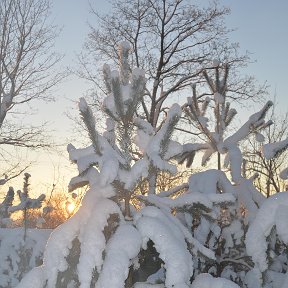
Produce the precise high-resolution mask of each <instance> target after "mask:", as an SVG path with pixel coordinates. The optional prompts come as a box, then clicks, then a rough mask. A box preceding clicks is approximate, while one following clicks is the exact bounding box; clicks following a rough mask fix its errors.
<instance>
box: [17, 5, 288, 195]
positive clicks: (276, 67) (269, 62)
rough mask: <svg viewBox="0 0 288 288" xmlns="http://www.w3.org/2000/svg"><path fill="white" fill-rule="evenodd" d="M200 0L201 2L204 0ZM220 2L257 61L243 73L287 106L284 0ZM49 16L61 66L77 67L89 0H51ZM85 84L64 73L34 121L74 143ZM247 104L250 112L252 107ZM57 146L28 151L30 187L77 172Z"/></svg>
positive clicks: (103, 8) (235, 36)
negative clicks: (264, 85) (69, 113)
mask: <svg viewBox="0 0 288 288" xmlns="http://www.w3.org/2000/svg"><path fill="white" fill-rule="evenodd" d="M90 1H91V2H92V3H93V5H94V7H96V9H97V10H98V11H100V12H107V11H109V7H110V5H109V3H108V1H103V0H90ZM202 1H203V3H204V0H202ZM192 2H193V1H192V0H191V3H192ZM206 2H208V1H206ZM219 3H220V4H222V5H225V6H227V7H230V8H231V14H230V15H229V16H227V18H226V25H227V27H228V28H231V29H235V31H234V32H232V33H231V35H230V39H231V40H232V41H233V42H239V43H240V47H241V50H242V51H246V50H248V51H249V52H251V53H252V55H251V58H252V59H254V60H255V61H256V62H254V63H252V64H250V65H249V67H248V68H247V70H246V71H247V73H248V74H251V75H254V76H255V77H256V78H257V79H258V80H259V81H260V82H264V81H267V82H268V84H269V85H270V89H269V91H270V95H271V98H273V97H274V94H276V95H277V101H276V102H277V103H278V105H277V110H278V111H280V112H281V113H285V112H288V111H287V110H288V101H287V97H288V95H287V92H286V90H287V89H286V81H287V80H288V79H287V67H288V57H287V46H288V37H287V27H288V17H287V13H288V12H287V11H288V1H286V0H277V1H271V0H270V1H269V0H253V1H251V0H241V1H239V0H219ZM51 19H52V21H54V23H55V24H56V25H58V26H59V27H60V28H61V33H60V36H59V38H58V40H57V42H56V46H55V49H56V50H58V51H59V52H60V53H63V54H65V56H64V59H63V62H62V67H66V66H72V67H75V65H77V60H76V54H77V53H79V52H80V51H81V49H82V47H83V44H84V41H85V38H86V36H87V33H88V31H89V29H88V25H87V22H88V21H89V22H90V23H92V24H93V25H97V23H95V21H94V20H95V19H94V18H93V17H92V15H91V14H90V13H89V3H88V1H87V0H53V10H52V15H51ZM86 89H87V83H85V82H84V81H82V80H79V79H77V78H76V77H71V78H69V79H67V80H66V81H65V82H64V83H63V84H61V85H60V86H59V87H57V89H56V90H55V92H54V93H55V94H54V96H55V102H52V103H49V104H47V103H41V104H38V103H37V105H38V106H37V108H38V113H37V114H36V115H35V116H34V117H35V120H33V121H38V120H39V119H41V120H45V121H49V122H50V126H49V127H50V128H51V129H52V130H54V132H53V135H54V136H55V137H56V138H57V141H59V142H61V143H63V144H65V145H66V144H68V143H69V142H68V141H71V140H72V143H73V138H75V137H78V135H77V134H75V135H73V133H72V131H73V125H74V123H73V122H72V121H71V120H70V119H69V118H68V117H67V115H66V113H67V111H71V109H72V111H75V110H76V107H77V100H78V99H79V98H80V97H81V96H83V95H84V94H85V92H86ZM250 108H251V112H253V111H254V110H253V109H254V107H250ZM75 115H77V113H76V114H75ZM37 119H38V120H37ZM74 140H76V138H75V139H74ZM65 145H64V146H63V147H65ZM60 150H61V151H60V154H57V155H51V153H50V152H43V151H42V152H38V153H32V154H31V156H30V157H31V159H32V160H34V161H35V163H37V165H36V164H35V165H33V166H32V167H31V169H30V170H31V171H29V172H30V173H31V175H32V176H33V178H31V180H32V179H33V180H32V181H34V183H33V182H32V185H31V186H32V188H33V189H36V190H37V189H38V190H41V191H39V193H40V192H41V193H45V192H47V191H49V189H51V187H52V184H53V183H56V184H57V185H58V186H61V189H63V190H67V189H66V186H67V184H68V182H69V180H70V178H71V176H75V175H71V173H73V172H72V171H73V165H72V164H70V163H69V161H68V153H67V152H66V151H65V148H61V149H60ZM75 173H76V172H75ZM17 189H18V188H17ZM45 190H46V191H45Z"/></svg>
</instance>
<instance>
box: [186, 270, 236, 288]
mask: <svg viewBox="0 0 288 288" xmlns="http://www.w3.org/2000/svg"><path fill="white" fill-rule="evenodd" d="M191 288H240V287H239V286H238V285H237V284H235V283H233V282H232V281H230V280H227V279H224V278H214V277H212V276H211V275H210V274H207V273H203V274H200V275H198V276H197V277H196V279H195V280H194V281H193V283H192V286H191Z"/></svg>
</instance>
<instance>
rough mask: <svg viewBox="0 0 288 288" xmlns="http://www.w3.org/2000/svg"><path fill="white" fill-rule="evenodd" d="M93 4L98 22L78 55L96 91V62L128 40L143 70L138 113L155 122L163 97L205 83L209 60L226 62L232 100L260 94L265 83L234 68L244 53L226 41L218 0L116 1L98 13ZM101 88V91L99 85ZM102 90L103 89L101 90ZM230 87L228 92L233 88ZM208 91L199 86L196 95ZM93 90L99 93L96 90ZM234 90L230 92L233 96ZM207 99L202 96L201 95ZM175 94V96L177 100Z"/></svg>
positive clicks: (112, 54)
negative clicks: (197, 1)
mask: <svg viewBox="0 0 288 288" xmlns="http://www.w3.org/2000/svg"><path fill="white" fill-rule="evenodd" d="M96 9H97V7H96V6H95V9H93V7H92V13H94V15H95V16H96V19H97V27H93V26H92V25H91V26H90V34H89V38H88V40H87V42H86V52H87V53H85V54H83V55H82V56H81V57H79V59H80V62H81V64H82V65H81V66H82V70H81V72H80V73H79V74H80V75H81V76H82V77H84V78H86V79H88V80H90V81H91V82H92V83H93V84H94V85H95V86H94V87H97V88H98V90H97V91H98V94H99V91H100V90H101V89H102V87H100V86H99V84H97V83H99V81H98V75H99V73H98V71H95V70H94V69H95V68H94V67H97V65H95V62H96V63H97V64H98V67H99V62H101V61H103V62H104V61H115V59H117V54H118V52H117V48H115V47H117V44H118V43H119V42H120V41H123V40H125V41H127V42H129V43H130V45H131V46H132V47H133V58H132V62H133V63H132V66H137V67H140V68H142V69H144V70H145V71H146V77H147V85H146V92H145V96H144V98H143V100H142V103H141V106H142V113H143V115H144V116H145V118H146V119H148V121H149V122H150V123H151V124H152V126H153V127H157V126H158V125H159V124H160V123H161V119H162V117H161V114H162V115H163V112H164V114H165V112H166V111H167V108H166V105H167V100H169V99H171V97H173V95H174V96H175V97H179V92H180V91H183V90H185V88H187V87H188V86H190V85H191V82H193V83H203V82H205V81H204V79H203V76H202V71H203V68H207V66H208V65H210V64H209V63H211V62H212V60H213V59H219V60H220V61H222V62H224V63H228V64H229V66H230V75H233V77H230V78H231V79H230V80H229V81H230V82H229V83H228V89H227V97H233V98H234V99H239V98H240V99H243V98H250V97H255V96H259V95H262V93H263V91H264V90H265V87H264V86H265V85H264V86H262V87H257V86H255V82H254V79H253V77H244V78H241V79H240V78H239V75H238V74H237V70H236V68H239V67H240V66H242V65H245V64H247V61H248V59H249V57H248V55H247V54H246V55H239V54H238V46H237V44H229V41H228V39H227V37H228V34H229V30H228V29H227V28H226V26H225V24H224V17H225V16H226V15H227V14H228V13H229V9H227V8H224V7H220V6H219V5H218V4H217V2H214V3H212V4H211V5H209V6H208V7H204V8H200V6H196V5H193V4H191V3H190V2H189V1H186V0H177V1H176V0H137V1H127V0H116V1H113V3H112V10H111V11H112V12H111V13H109V14H105V15H100V14H99V13H98V12H97V10H96ZM99 88H100V90H99ZM102 91H103V90H102ZM231 92H232V93H231ZM207 93H208V94H209V93H210V92H209V91H208V92H206V91H203V93H202V94H199V97H204V96H205V95H207ZM96 94H97V92H96ZM233 95H234V96H233ZM204 98H205V97H204ZM176 99H177V98H174V99H173V100H174V101H175V100H176Z"/></svg>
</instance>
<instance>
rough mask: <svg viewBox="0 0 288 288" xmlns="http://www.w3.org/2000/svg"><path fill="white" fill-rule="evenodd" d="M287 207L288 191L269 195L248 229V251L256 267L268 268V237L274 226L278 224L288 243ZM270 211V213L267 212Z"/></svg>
mask: <svg viewBox="0 0 288 288" xmlns="http://www.w3.org/2000/svg"><path fill="white" fill-rule="evenodd" d="M287 209H288V193H287V192H281V193H277V194H275V195H273V196H271V197H269V198H268V199H266V200H265V202H264V203H263V204H262V206H261V207H260V209H259V211H258V213H257V215H256V218H255V220H254V221H253V222H252V224H251V225H250V227H249V229H248V232H247V235H246V240H245V243H246V247H247V253H248V255H250V256H252V259H253V261H254V263H255V264H256V267H259V270H260V271H261V272H263V271H265V270H267V269H268V259H267V254H266V251H267V249H268V243H267V239H266V238H267V237H268V236H269V234H270V232H271V229H272V228H273V226H276V231H277V233H278V235H279V238H280V239H281V240H282V241H284V243H288V242H287V241H288V232H287V231H288V229H287V228H288V226H287V218H286V217H287V215H288V213H287ZM268 211H269V213H267V212H268ZM283 217H284V218H283Z"/></svg>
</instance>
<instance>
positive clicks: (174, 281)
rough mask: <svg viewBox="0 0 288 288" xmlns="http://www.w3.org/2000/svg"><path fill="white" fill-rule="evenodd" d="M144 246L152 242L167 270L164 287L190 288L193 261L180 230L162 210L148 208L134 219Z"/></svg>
mask: <svg viewBox="0 0 288 288" xmlns="http://www.w3.org/2000/svg"><path fill="white" fill-rule="evenodd" d="M134 222H135V225H136V227H137V229H138V230H139V232H140V233H141V235H142V238H143V241H144V242H143V245H144V246H145V245H146V242H147V241H148V240H149V239H151V240H152V241H153V242H154V245H155V248H156V250H157V251H158V252H159V257H160V258H161V259H162V260H163V262H164V263H165V264H164V268H165V269H166V280H165V287H175V288H177V287H179V288H180V287H189V281H190V277H191V276H192V274H193V261H192V256H191V254H190V252H189V251H188V249H187V244H186V242H185V238H184V235H183V233H182V232H181V230H180V229H179V227H178V226H177V225H175V224H174V223H173V222H171V221H170V219H168V218H167V217H166V216H165V214H163V212H161V210H160V209H158V208H156V207H151V206H150V207H146V208H144V209H143V210H142V211H141V212H140V213H139V214H138V215H136V217H135V220H134Z"/></svg>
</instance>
